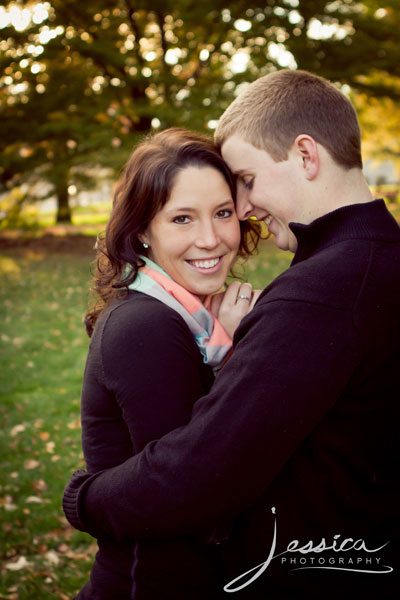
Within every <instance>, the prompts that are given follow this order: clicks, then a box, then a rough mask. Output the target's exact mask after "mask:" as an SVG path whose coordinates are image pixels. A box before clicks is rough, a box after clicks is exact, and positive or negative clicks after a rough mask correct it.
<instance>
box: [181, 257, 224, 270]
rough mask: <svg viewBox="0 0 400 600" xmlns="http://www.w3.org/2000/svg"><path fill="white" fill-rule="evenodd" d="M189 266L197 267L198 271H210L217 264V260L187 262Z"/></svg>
mask: <svg viewBox="0 0 400 600" xmlns="http://www.w3.org/2000/svg"><path fill="white" fill-rule="evenodd" d="M188 262H190V264H191V265H193V266H194V267H199V268H200V269H211V268H212V267H215V265H217V264H218V263H219V258H212V259H211V260H189V261H188Z"/></svg>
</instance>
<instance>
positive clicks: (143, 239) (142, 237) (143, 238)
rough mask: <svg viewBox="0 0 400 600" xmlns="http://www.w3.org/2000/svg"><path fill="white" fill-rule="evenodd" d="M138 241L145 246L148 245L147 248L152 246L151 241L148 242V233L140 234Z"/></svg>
mask: <svg viewBox="0 0 400 600" xmlns="http://www.w3.org/2000/svg"><path fill="white" fill-rule="evenodd" d="M138 240H139V242H140V243H141V244H143V246H144V245H145V244H147V247H149V246H150V244H149V240H148V237H147V234H146V233H139V234H138Z"/></svg>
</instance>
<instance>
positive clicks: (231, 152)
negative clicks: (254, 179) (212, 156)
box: [221, 134, 257, 176]
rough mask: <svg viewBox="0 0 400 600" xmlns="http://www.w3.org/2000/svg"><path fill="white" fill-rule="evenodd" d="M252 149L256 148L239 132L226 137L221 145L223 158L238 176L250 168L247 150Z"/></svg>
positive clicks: (250, 160)
mask: <svg viewBox="0 0 400 600" xmlns="http://www.w3.org/2000/svg"><path fill="white" fill-rule="evenodd" d="M252 150H257V148H256V147H255V146H253V145H252V144H251V143H250V142H248V141H247V140H245V139H244V138H243V137H242V136H240V135H239V134H235V135H232V136H230V137H228V138H227V139H226V140H225V142H224V143H223V144H222V146H221V154H222V157H223V159H224V160H225V161H226V162H227V163H228V165H229V167H230V169H231V171H232V172H233V173H234V174H235V175H239V176H240V175H242V174H243V173H245V172H246V171H247V170H248V169H249V168H250V165H251V162H252V157H251V156H249V152H250V153H252Z"/></svg>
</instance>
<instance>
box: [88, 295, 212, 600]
mask: <svg viewBox="0 0 400 600" xmlns="http://www.w3.org/2000/svg"><path fill="white" fill-rule="evenodd" d="M213 381H214V377H213V374H212V371H211V369H210V368H209V367H207V366H206V365H205V364H204V363H203V361H202V357H201V354H200V352H199V349H198V347H197V345H196V343H195V341H194V339H193V335H192V334H191V333H190V331H189V329H188V327H187V325H186V324H185V323H184V321H183V319H182V318H181V317H180V316H179V315H178V314H177V313H176V312H175V311H173V310H172V309H171V308H169V307H167V306H165V305H164V304H162V303H161V302H159V301H158V300H155V299H154V298H151V297H150V296H146V295H145V294H141V293H138V292H130V293H129V296H128V298H126V299H124V300H120V301H115V302H114V303H113V304H112V305H111V306H110V307H109V308H107V309H106V310H105V311H104V313H103V314H102V315H101V316H100V318H99V320H98V322H97V324H96V327H95V330H94V334H93V337H92V339H91V343H90V347H89V353H88V358H87V361H86V368H85V374H84V380H83V388H82V399H81V413H82V446H83V451H84V456H85V460H86V464H87V469H88V472H90V473H98V472H100V471H102V470H104V469H106V468H110V467H114V466H116V465H119V464H120V463H122V462H124V461H125V460H127V459H128V458H130V457H131V456H132V455H133V454H135V453H137V452H139V451H140V450H141V449H142V448H143V447H144V446H145V445H146V444H147V443H148V442H149V441H151V440H156V439H158V438H159V437H161V436H162V435H163V434H165V433H167V432H169V431H171V429H174V428H176V427H179V426H180V425H183V424H184V423H186V422H187V421H188V420H189V418H190V413H191V410H192V406H193V402H194V401H195V399H197V398H199V397H200V396H201V395H203V394H205V393H207V392H208V391H209V389H210V387H211V384H212V383H213ZM208 529H209V530H210V528H208ZM215 553H216V550H215V548H213V547H212V546H207V545H206V544H205V543H203V542H202V541H201V539H200V537H199V539H194V538H189V537H184V538H179V539H178V538H176V539H171V540H169V539H168V540H163V541H161V540H151V541H147V540H144V541H143V542H141V543H139V544H137V545H135V544H134V543H133V542H132V541H131V542H130V543H122V542H115V541H113V540H112V539H110V538H108V537H107V536H101V537H100V539H99V552H98V554H97V556H96V560H95V564H94V567H93V570H92V573H91V579H90V582H88V584H87V585H86V586H85V587H84V589H83V590H81V592H80V594H79V595H78V598H79V599H80V600H83V599H85V600H86V599H91V600H92V599H93V600H98V599H100V598H101V599H103V598H104V599H106V600H114V599H115V598H118V600H128V599H129V598H131V597H132V594H133V589H134V590H135V599H137V600H142V599H146V600H147V599H151V600H153V599H155V598H160V599H161V598H162V599H164V598H171V600H176V599H177V598H181V599H182V600H186V598H187V594H188V593H189V594H190V596H191V597H193V598H198V599H199V600H200V599H201V600H208V599H209V598H210V597H213V596H212V594H213V592H216V591H217V590H218V588H219V586H218V569H217V562H216V556H215ZM182 566H183V573H182ZM132 574H133V578H134V582H135V583H134V585H133V578H132Z"/></svg>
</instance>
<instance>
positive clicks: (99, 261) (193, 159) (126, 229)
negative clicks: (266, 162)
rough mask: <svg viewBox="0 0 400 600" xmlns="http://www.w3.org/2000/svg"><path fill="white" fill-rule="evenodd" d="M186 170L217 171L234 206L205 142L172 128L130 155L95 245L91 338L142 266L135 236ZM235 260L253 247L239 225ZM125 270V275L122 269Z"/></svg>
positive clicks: (220, 165)
mask: <svg viewBox="0 0 400 600" xmlns="http://www.w3.org/2000/svg"><path fill="white" fill-rule="evenodd" d="M188 166H197V167H212V168H214V169H217V171H219V172H220V173H221V174H222V175H223V177H224V179H225V180H226V182H227V184H228V185H229V188H230V191H231V193H232V198H233V200H234V202H236V182H235V178H234V176H233V175H232V173H231V171H230V170H229V168H228V166H227V165H226V163H225V162H224V160H223V159H222V157H221V155H220V153H219V151H218V149H217V147H216V146H215V144H214V142H213V141H212V140H211V139H209V138H207V137H206V136H203V135H199V134H197V133H193V132H191V131H186V130H185V129H179V128H171V129H166V130H165V131H162V132H160V133H157V134H155V135H153V136H150V137H148V138H146V139H145V140H144V141H143V142H142V143H140V144H139V145H138V146H137V147H136V148H135V149H134V151H133V152H132V154H131V156H130V158H129V160H128V162H127V163H126V165H125V168H124V170H123V172H122V175H121V178H120V180H119V182H118V184H117V187H116V190H115V194H114V200H113V208H112V211H111V215H110V218H109V221H108V224H107V227H106V231H105V235H103V236H99V237H98V239H97V243H96V251H97V257H96V268H95V272H94V275H93V281H92V286H91V291H92V293H93V294H94V295H95V297H97V300H96V302H95V304H94V305H93V306H92V307H91V308H89V310H88V311H87V313H86V315H85V318H84V322H85V325H86V330H87V332H88V335H89V336H91V335H92V332H93V328H94V325H95V323H96V321H97V319H98V317H99V315H100V313H101V312H102V311H103V310H104V309H105V308H106V306H108V304H109V303H110V302H111V301H112V300H113V298H115V297H120V296H122V295H123V294H124V293H127V292H128V286H129V285H130V284H131V283H132V282H133V281H134V280H135V278H136V277H137V273H138V270H139V269H140V268H141V267H143V266H144V261H143V259H141V258H140V255H142V256H143V255H144V256H146V255H147V252H148V251H147V250H146V249H145V248H144V247H143V245H142V243H141V242H140V241H139V238H138V236H139V235H140V234H141V233H143V232H144V231H145V230H146V229H147V227H148V226H149V224H150V222H151V220H152V219H153V218H154V216H155V215H156V213H157V212H158V211H159V210H160V209H161V208H162V207H163V206H164V204H165V203H166V202H167V201H168V198H169V196H170V193H171V190H172V187H173V185H174V181H175V178H176V175H177V173H178V172H179V171H181V170H182V169H184V168H185V167H188ZM240 227H241V240H240V246H239V252H238V254H239V255H240V256H245V257H246V256H249V255H250V254H252V253H253V252H254V251H255V250H256V248H257V244H258V240H259V229H258V226H257V224H256V223H251V222H246V221H244V222H241V224H240ZM127 264H128V265H129V266H130V268H129V269H126V265H127Z"/></svg>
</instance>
